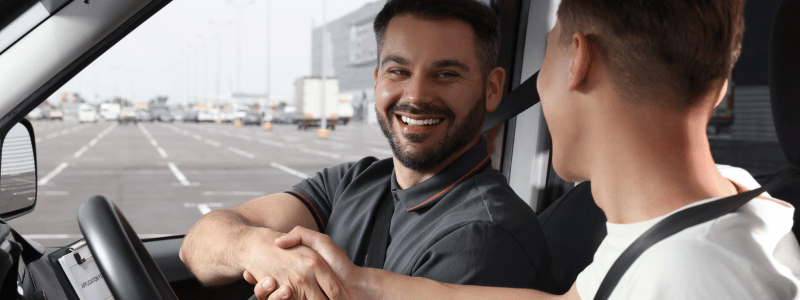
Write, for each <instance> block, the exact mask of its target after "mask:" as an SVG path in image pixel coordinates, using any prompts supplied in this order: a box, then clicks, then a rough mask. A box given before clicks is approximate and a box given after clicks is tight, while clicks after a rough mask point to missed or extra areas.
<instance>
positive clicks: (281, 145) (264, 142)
mask: <svg viewBox="0 0 800 300" xmlns="http://www.w3.org/2000/svg"><path fill="white" fill-rule="evenodd" d="M258 142H259V143H262V144H265V145H270V146H275V147H281V148H286V144H284V143H281V142H274V141H270V140H263V139H259V140H258Z"/></svg>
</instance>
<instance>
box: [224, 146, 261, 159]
mask: <svg viewBox="0 0 800 300" xmlns="http://www.w3.org/2000/svg"><path fill="white" fill-rule="evenodd" d="M228 150H231V152H233V153H236V154H239V155H241V156H244V157H247V158H256V156H255V155H253V154H252V153H250V152H246V151H243V150H239V149H236V148H233V147H228Z"/></svg>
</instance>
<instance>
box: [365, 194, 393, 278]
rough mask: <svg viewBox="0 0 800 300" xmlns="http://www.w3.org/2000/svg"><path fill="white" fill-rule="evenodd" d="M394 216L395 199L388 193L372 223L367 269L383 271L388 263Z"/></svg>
mask: <svg viewBox="0 0 800 300" xmlns="http://www.w3.org/2000/svg"><path fill="white" fill-rule="evenodd" d="M392 214H394V199H392V192H391V191H387V192H386V194H385V195H384V197H383V198H382V199H381V203H380V204H378V210H377V211H376V213H375V217H374V221H373V222H372V233H371V235H370V239H369V245H368V246H367V258H366V262H365V263H364V266H365V267H368V268H376V269H383V264H384V262H385V261H386V249H387V248H388V247H389V227H390V225H391V224H392Z"/></svg>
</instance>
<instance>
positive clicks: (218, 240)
mask: <svg viewBox="0 0 800 300" xmlns="http://www.w3.org/2000/svg"><path fill="white" fill-rule="evenodd" d="M296 226H302V227H305V228H308V229H311V230H314V231H319V228H318V227H317V224H316V223H315V221H314V217H313V216H312V215H311V212H310V211H309V210H308V208H307V207H306V206H305V205H304V204H303V203H302V202H300V200H299V199H297V198H296V197H294V196H292V195H290V194H286V193H280V194H273V195H269V196H264V197H260V198H256V199H253V200H250V201H248V202H245V203H243V204H240V205H238V206H236V207H233V208H231V209H219V210H214V211H211V212H210V213H208V214H206V215H204V216H203V217H201V218H200V220H198V221H197V223H196V224H195V225H194V227H192V229H191V230H189V233H188V234H186V237H185V238H184V240H183V245H182V246H181V250H180V258H181V260H182V261H183V262H184V263H185V264H186V267H187V268H188V269H189V271H191V272H192V274H194V275H195V276H196V277H197V278H198V279H199V280H200V282H202V283H204V284H209V285H218V284H226V283H230V282H234V281H236V280H238V279H241V278H242V274H243V273H244V271H245V270H248V271H250V272H251V273H253V275H254V276H256V278H261V277H260V276H266V275H271V276H277V274H275V273H267V270H264V269H265V268H266V267H268V266H275V263H274V262H275V261H276V260H275V259H277V257H276V255H277V254H276V252H275V251H274V250H277V248H275V246H274V244H273V241H274V240H275V238H277V237H278V236H280V234H281V233H282V232H287V231H289V230H291V229H292V228H294V227H296ZM282 283H283V282H282Z"/></svg>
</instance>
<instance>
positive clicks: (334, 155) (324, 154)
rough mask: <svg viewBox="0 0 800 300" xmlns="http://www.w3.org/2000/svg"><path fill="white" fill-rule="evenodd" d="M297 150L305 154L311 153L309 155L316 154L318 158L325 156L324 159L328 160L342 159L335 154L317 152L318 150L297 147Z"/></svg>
mask: <svg viewBox="0 0 800 300" xmlns="http://www.w3.org/2000/svg"><path fill="white" fill-rule="evenodd" d="M297 150H300V151H303V152H305V153H311V154H316V155H319V156H326V157H330V158H342V156H341V155H339V154H336V153H330V152H325V151H319V150H314V149H309V148H306V147H297Z"/></svg>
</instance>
